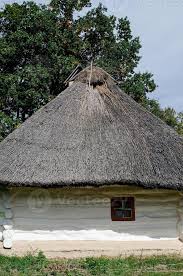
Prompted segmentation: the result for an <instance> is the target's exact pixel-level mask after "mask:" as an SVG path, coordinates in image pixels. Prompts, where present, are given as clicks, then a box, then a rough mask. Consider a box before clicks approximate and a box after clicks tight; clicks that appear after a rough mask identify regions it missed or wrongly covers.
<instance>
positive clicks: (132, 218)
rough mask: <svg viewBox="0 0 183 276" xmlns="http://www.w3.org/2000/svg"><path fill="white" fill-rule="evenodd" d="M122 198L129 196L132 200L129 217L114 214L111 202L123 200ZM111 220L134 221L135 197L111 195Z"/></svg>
mask: <svg viewBox="0 0 183 276" xmlns="http://www.w3.org/2000/svg"><path fill="white" fill-rule="evenodd" d="M124 198H130V200H131V201H132V203H131V205H132V206H131V208H129V209H130V210H131V214H132V215H131V217H125V218H120V217H117V216H116V215H115V210H114V208H115V207H113V206H112V204H113V201H114V200H123V199H124ZM124 210H125V209H124ZM126 210H127V209H126ZM111 220H112V221H135V197H134V196H130V195H124V196H121V197H112V198H111Z"/></svg>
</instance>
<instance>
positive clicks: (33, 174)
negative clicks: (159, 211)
mask: <svg viewBox="0 0 183 276" xmlns="http://www.w3.org/2000/svg"><path fill="white" fill-rule="evenodd" d="M0 183H1V184H6V185H8V184H9V185H20V186H21V185H22V186H24V185H25V186H29V185H30V186H43V187H48V186H64V185H70V186H71V185H73V186H80V185H85V186H89V185H90V186H91V185H93V186H94V185H96V186H99V185H109V184H124V185H125V184H132V185H134V184H135V185H141V186H144V187H151V188H153V187H159V188H162V187H165V188H172V189H177V188H179V189H182V188H183V139H182V138H181V137H179V136H178V135H177V134H176V133H175V132H174V131H173V129H171V128H170V127H168V126H167V125H166V124H165V123H163V122H162V121H161V120H160V119H158V118H156V117H155V116H154V115H152V114H151V113H149V112H147V111H146V110H145V109H144V108H143V107H141V106H140V105H139V104H137V103H136V102H135V101H133V100H132V99H131V98H130V97H129V96H127V95H126V94H125V93H123V92H122V91H121V90H120V89H119V88H118V87H117V85H116V84H115V82H114V81H113V80H112V78H111V77H110V76H109V75H108V74H107V73H106V72H104V71H103V70H102V69H99V68H97V67H93V70H92V72H91V71H90V68H86V69H85V70H83V71H81V72H80V73H79V74H78V75H77V76H75V77H74V82H73V84H72V85H71V86H70V87H69V88H67V89H66V90H65V91H63V92H62V93H61V94H60V95H59V96H58V97H56V98H55V99H54V100H53V101H51V102H50V103H48V104H47V105H46V106H44V107H43V108H41V109H40V110H39V111H38V112H36V113H35V114H34V115H33V116H32V117H31V118H29V119H28V120H27V121H26V122H25V123H24V124H23V125H22V126H20V127H19V128H18V129H17V130H15V131H14V132H13V133H12V134H10V135H9V136H8V137H7V138H6V139H5V140H4V141H3V142H2V143H1V144H0Z"/></svg>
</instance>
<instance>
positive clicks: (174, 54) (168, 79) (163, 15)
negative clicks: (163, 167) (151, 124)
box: [0, 0, 183, 112]
mask: <svg viewBox="0 0 183 276" xmlns="http://www.w3.org/2000/svg"><path fill="white" fill-rule="evenodd" d="M12 2H19V1H13V0H0V7H2V6H3V5H4V4H5V3H12ZM37 2H39V3H48V2H49V1H47V0H37ZM99 2H101V3H102V4H104V5H105V6H106V7H107V8H108V13H110V14H113V15H115V16H116V17H118V18H120V17H124V16H127V17H128V18H129V20H130V22H131V28H132V32H133V35H134V36H139V37H140V41H141V44H142V49H141V52H140V54H141V56H142V59H141V61H140V64H139V66H138V68H137V71H141V72H145V71H149V72H151V73H153V74H154V79H155V81H156V83H157V85H158V88H157V89H156V91H155V92H153V93H151V94H149V96H150V97H151V98H154V99H157V100H158V101H159V102H160V104H161V106H162V107H163V108H164V107H167V106H169V107H173V108H174V109H175V110H176V111H177V112H180V111H183V88H182V80H183V34H182V30H183V0H133V1H132V0H92V3H93V5H94V6H97V5H98V4H99Z"/></svg>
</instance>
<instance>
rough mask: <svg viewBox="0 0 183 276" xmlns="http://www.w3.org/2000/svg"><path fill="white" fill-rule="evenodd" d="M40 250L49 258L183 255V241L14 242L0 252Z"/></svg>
mask: <svg viewBox="0 0 183 276" xmlns="http://www.w3.org/2000/svg"><path fill="white" fill-rule="evenodd" d="M40 250H41V251H43V252H44V254H45V255H46V256H47V257H48V258H63V257H65V258H80V257H90V256H96V257H98V256H120V255H121V256H129V255H136V256H138V255H140V256H149V255H160V254H166V255H167V254H181V255H183V243H181V242H180V241H178V240H168V241H162V240H161V241H157V240H155V241H123V242H118V241H15V242H14V244H13V248H12V249H11V250H8V249H3V247H2V244H1V245H0V254H4V255H10V256H11V255H18V256H23V255H25V254H26V253H28V252H29V253H32V254H36V253H37V252H38V251H40Z"/></svg>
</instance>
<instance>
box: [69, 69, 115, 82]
mask: <svg viewBox="0 0 183 276" xmlns="http://www.w3.org/2000/svg"><path fill="white" fill-rule="evenodd" d="M70 81H74V82H82V83H86V84H88V85H91V86H94V87H96V86H97V85H103V84H105V83H107V82H108V81H110V82H115V80H114V79H113V78H112V77H111V76H110V75H109V74H108V73H107V72H106V71H104V70H103V69H102V68H100V67H98V66H95V65H91V66H88V67H86V68H85V69H83V70H82V71H80V72H79V73H78V74H77V75H75V76H74V77H72V78H71V79H70Z"/></svg>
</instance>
